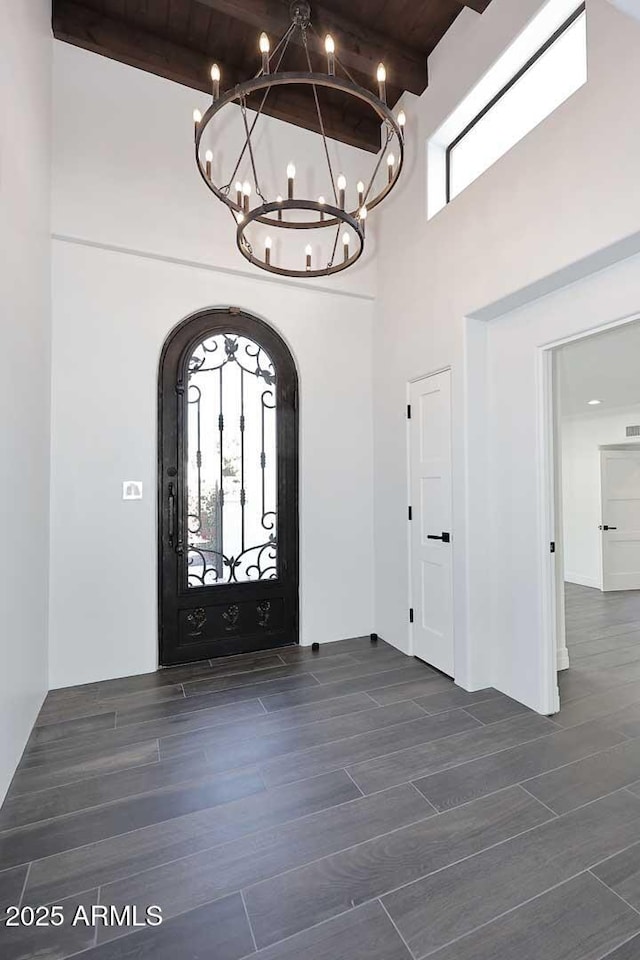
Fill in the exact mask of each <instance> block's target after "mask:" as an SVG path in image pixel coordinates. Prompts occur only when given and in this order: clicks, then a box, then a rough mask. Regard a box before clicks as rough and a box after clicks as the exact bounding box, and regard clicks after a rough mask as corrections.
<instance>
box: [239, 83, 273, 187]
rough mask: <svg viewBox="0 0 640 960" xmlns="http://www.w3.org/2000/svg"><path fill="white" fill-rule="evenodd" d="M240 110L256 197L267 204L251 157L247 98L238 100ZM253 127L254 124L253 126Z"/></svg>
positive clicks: (253, 159) (251, 146)
mask: <svg viewBox="0 0 640 960" xmlns="http://www.w3.org/2000/svg"><path fill="white" fill-rule="evenodd" d="M240 110H241V112H242V121H243V123H244V131H245V133H246V135H247V139H246V145H247V146H248V148H249V158H250V160H251V169H252V171H253V179H254V181H255V184H256V193H257V194H258V196H259V197H260V199H261V200H262V202H263V203H266V202H267V198H266V197H265V195H264V193H263V192H262V190H261V189H260V181H259V179H258V171H257V170H256V161H255V157H254V155H253V144H252V143H251V131H250V130H249V124H248V122H247V98H246V97H242V98H241V100H240ZM257 119H258V118H257V117H256V120H257ZM254 126H255V124H254Z"/></svg>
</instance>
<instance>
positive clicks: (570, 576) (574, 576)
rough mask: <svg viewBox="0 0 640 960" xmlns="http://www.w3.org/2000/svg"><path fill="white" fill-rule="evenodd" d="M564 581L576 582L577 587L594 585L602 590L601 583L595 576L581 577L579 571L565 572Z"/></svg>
mask: <svg viewBox="0 0 640 960" xmlns="http://www.w3.org/2000/svg"><path fill="white" fill-rule="evenodd" d="M564 579H565V582H566V583H576V584H577V585H578V586H579V587H595V589H596V590H602V584H601V583H600V581H599V580H597V579H596V578H595V577H583V576H581V574H579V573H565V575H564Z"/></svg>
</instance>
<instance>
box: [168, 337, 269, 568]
mask: <svg viewBox="0 0 640 960" xmlns="http://www.w3.org/2000/svg"><path fill="white" fill-rule="evenodd" d="M186 455H187V465H186V479H187V483H186V492H185V498H186V514H187V521H188V522H187V528H188V533H189V537H188V549H187V551H186V553H185V555H184V571H183V572H184V577H185V579H186V583H187V586H188V587H203V586H204V587H209V586H216V585H222V584H230V583H246V582H250V581H256V580H277V578H278V546H277V533H276V519H277V517H276V505H277V480H278V478H277V447H276V374H275V368H274V364H273V362H272V360H271V358H270V357H269V356H268V354H267V353H266V352H265V351H264V349H262V348H261V347H260V346H259V345H258V344H257V343H254V342H253V341H252V340H250V339H248V338H247V337H243V336H239V335H236V334H231V333H219V334H216V335H215V336H208V337H206V338H205V339H204V340H202V341H201V342H200V343H198V345H197V346H196V347H195V349H194V350H193V352H192V353H191V355H190V357H189V363H188V391H187V442H186Z"/></svg>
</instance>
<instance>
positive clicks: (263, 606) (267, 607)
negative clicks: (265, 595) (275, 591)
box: [256, 600, 271, 629]
mask: <svg viewBox="0 0 640 960" xmlns="http://www.w3.org/2000/svg"><path fill="white" fill-rule="evenodd" d="M256 610H257V611H258V626H259V627H262V628H263V629H264V628H265V627H267V626H268V625H269V620H270V619H271V603H270V601H269V600H261V601H260V603H259V604H258V606H257V607H256Z"/></svg>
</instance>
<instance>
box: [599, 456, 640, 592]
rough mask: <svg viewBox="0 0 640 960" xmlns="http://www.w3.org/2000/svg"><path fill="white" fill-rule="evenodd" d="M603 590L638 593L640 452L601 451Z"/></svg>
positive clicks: (639, 560)
mask: <svg viewBox="0 0 640 960" xmlns="http://www.w3.org/2000/svg"><path fill="white" fill-rule="evenodd" d="M600 465H601V491H602V522H601V527H600V529H601V532H602V589H603V590H640V450H601V452H600Z"/></svg>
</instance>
